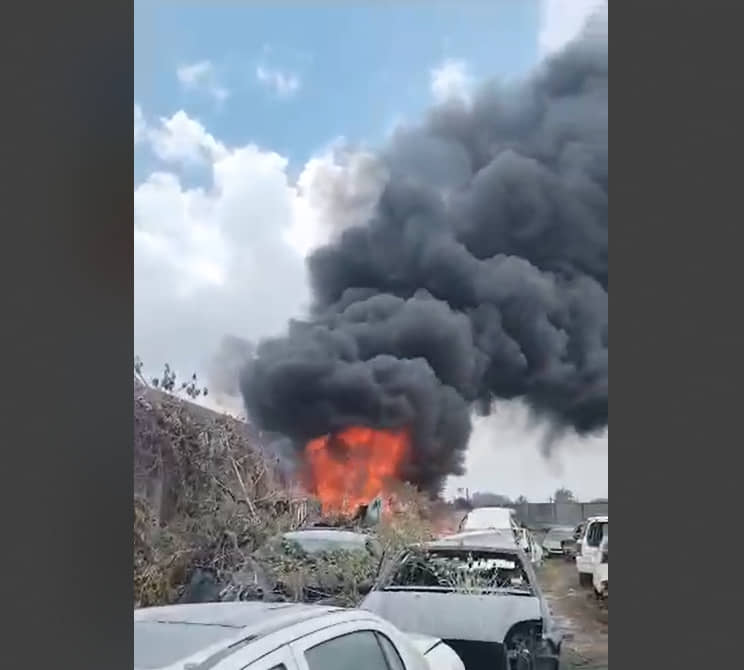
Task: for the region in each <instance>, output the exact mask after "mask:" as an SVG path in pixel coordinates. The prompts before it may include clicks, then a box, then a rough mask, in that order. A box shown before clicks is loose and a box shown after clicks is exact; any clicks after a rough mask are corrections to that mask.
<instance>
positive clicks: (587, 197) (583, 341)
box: [241, 35, 608, 491]
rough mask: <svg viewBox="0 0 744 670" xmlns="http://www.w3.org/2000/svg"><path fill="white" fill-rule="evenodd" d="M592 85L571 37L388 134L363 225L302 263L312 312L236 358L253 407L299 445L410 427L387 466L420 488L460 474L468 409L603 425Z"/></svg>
mask: <svg viewBox="0 0 744 670" xmlns="http://www.w3.org/2000/svg"><path fill="white" fill-rule="evenodd" d="M607 82H608V56H607V40H606V38H596V37H595V36H587V35H585V36H584V37H583V38H582V39H580V40H577V41H576V42H574V43H572V44H570V45H569V46H568V47H567V48H565V49H564V51H563V52H561V53H559V54H557V55H555V56H554V57H552V58H551V59H550V60H548V61H547V62H545V63H544V64H542V65H541V66H540V68H539V69H538V70H537V71H536V72H535V73H533V74H532V75H531V76H530V78H529V79H528V80H526V81H524V82H522V83H520V84H519V85H513V86H509V87H504V86H499V85H498V84H495V83H494V84H489V85H487V86H485V87H484V88H483V89H481V90H480V91H479V92H478V93H477V94H476V95H475V96H474V97H473V99H472V100H471V101H469V102H460V101H451V102H449V103H447V104H445V105H442V106H438V107H436V108H434V109H433V110H432V111H431V112H430V113H429V115H428V117H427V118H426V120H425V121H424V122H423V123H422V124H421V125H420V126H417V127H413V128H407V129H402V130H399V131H398V132H397V133H396V134H395V135H394V137H393V138H392V141H391V143H390V144H389V146H387V147H386V148H385V149H384V151H383V152H381V154H380V155H379V157H378V159H379V161H380V162H381V164H382V165H383V166H384V168H385V173H386V174H387V181H386V183H385V185H384V188H382V189H381V196H380V197H379V200H378V202H377V204H376V206H375V208H374V213H373V215H372V216H371V218H370V219H369V221H368V222H367V223H366V225H363V226H355V227H351V228H348V229H345V230H343V231H342V232H340V233H339V235H338V237H337V239H336V240H335V241H334V242H333V243H331V244H330V245H328V246H326V247H323V248H320V249H318V250H317V251H316V252H315V253H313V254H312V256H311V257H310V259H309V272H310V278H311V282H312V288H313V292H314V299H315V303H314V307H313V311H312V315H311V317H310V318H309V319H308V320H307V321H304V322H293V323H291V324H290V326H289V330H288V334H287V335H286V337H282V338H279V339H274V340H270V341H265V342H263V343H261V344H260V346H259V348H258V349H257V352H256V357H255V358H254V360H253V361H252V363H251V364H250V365H249V366H248V367H247V368H246V369H245V370H244V373H243V375H242V382H241V384H242V386H241V388H242V392H243V396H244V399H245V402H246V407H247V408H248V411H249V412H250V414H251V416H253V417H254V419H255V420H257V421H258V422H259V423H260V424H261V425H262V426H263V427H264V428H265V429H267V430H271V431H277V432H280V433H282V434H284V435H287V436H288V437H289V438H291V439H292V440H293V441H294V442H295V443H296V445H297V447H298V448H302V446H303V445H304V443H305V441H306V440H307V439H309V438H312V437H315V436H318V435H321V434H325V433H328V432H333V431H336V430H338V429H341V428H343V427H345V426H349V425H352V424H354V425H368V426H372V427H376V428H386V427H390V428H392V427H400V426H408V427H410V428H411V430H412V435H413V445H414V447H413V453H412V454H411V455H410V459H409V462H408V463H407V464H406V468H405V471H404V472H403V473H402V474H403V477H404V478H405V479H407V480H409V481H411V482H414V483H416V484H418V485H419V486H421V487H422V488H424V489H426V490H429V491H438V490H440V488H441V486H442V485H443V483H444V480H445V478H446V476H447V475H449V474H462V471H463V461H464V450H465V448H466V445H467V441H468V437H469V433H470V412H471V411H472V410H473V409H477V410H480V411H484V412H486V411H488V409H489V407H490V405H491V403H492V401H493V400H494V399H496V398H522V399H524V401H525V402H526V403H527V404H528V405H529V406H530V408H531V409H532V411H533V412H534V413H535V414H536V415H539V416H542V417H543V418H546V419H548V420H549V421H551V422H552V423H553V425H555V426H556V427H557V428H558V429H561V428H564V427H571V428H573V429H575V430H576V431H578V432H580V433H585V432H590V431H594V430H598V429H601V428H603V427H604V426H606V425H607V423H608V388H607V387H608V383H607V380H608V360H607V354H608V328H607V324H608V256H607V240H608V218H607V217H608V211H607V210H608V159H607V153H608V138H607V123H608V118H607V117H608V109H607Z"/></svg>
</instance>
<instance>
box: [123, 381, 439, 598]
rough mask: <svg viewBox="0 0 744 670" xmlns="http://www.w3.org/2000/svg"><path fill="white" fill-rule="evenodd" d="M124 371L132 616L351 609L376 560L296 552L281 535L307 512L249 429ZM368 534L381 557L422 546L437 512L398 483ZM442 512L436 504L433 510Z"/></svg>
mask: <svg viewBox="0 0 744 670" xmlns="http://www.w3.org/2000/svg"><path fill="white" fill-rule="evenodd" d="M136 373H137V371H135V403H134V405H135V407H134V410H135V411H134V422H135V426H134V428H135V431H134V432H135V436H134V463H135V473H134V477H135V499H134V593H135V607H145V606H152V605H162V604H170V603H175V602H178V601H183V600H214V599H224V600H232V599H255V598H263V599H271V600H302V601H311V602H312V601H320V602H334V603H336V604H340V605H354V604H356V603H358V602H359V600H360V598H361V595H362V593H361V592H362V591H363V589H364V586H365V585H369V584H371V581H372V580H373V579H374V577H375V575H376V573H377V569H378V567H379V560H380V558H379V556H372V555H366V554H364V552H328V553H323V554H312V555H310V554H307V553H305V552H303V551H302V550H301V549H300V548H299V546H297V545H293V544H292V543H287V542H283V541H282V540H281V534H282V533H284V532H286V531H289V530H293V529H296V528H297V527H298V526H300V525H302V524H303V523H304V522H305V521H306V520H307V518H308V516H312V512H313V509H314V504H313V501H312V500H308V499H307V497H306V496H304V495H301V494H300V493H299V492H298V491H294V490H293V489H292V487H291V486H290V483H289V482H287V481H285V480H284V478H283V477H282V473H281V471H280V469H279V468H278V463H277V461H276V460H274V459H272V458H271V457H270V456H268V455H266V454H265V453H264V452H263V451H262V450H261V449H260V447H259V439H260V437H259V436H258V434H257V433H256V432H254V431H253V430H252V429H251V427H250V426H249V425H247V424H245V423H243V422H239V421H236V420H234V419H232V418H230V417H227V416H222V415H217V414H215V413H213V412H210V411H208V410H205V409H203V408H199V407H196V406H194V405H190V404H189V403H184V402H183V401H181V400H180V399H178V398H176V397H174V396H172V395H170V394H168V393H162V392H160V391H159V390H157V389H153V388H152V387H150V386H149V385H146V383H145V382H144V380H143V379H142V378H141V376H140V377H138V376H137V374H136ZM387 503H388V505H387V512H386V514H385V517H384V519H383V520H382V522H381V523H380V524H379V526H378V527H377V528H375V529H374V531H371V530H368V531H367V532H374V533H375V535H376V537H377V539H378V541H379V543H380V544H381V546H382V549H383V551H384V552H385V553H386V554H389V553H390V552H394V551H395V550H397V548H399V547H401V546H403V545H408V544H411V543H415V542H422V541H425V540H428V539H430V538H431V537H432V536H433V533H434V530H435V526H434V524H435V522H436V520H437V518H438V517H441V516H442V509H441V507H438V503H434V502H432V501H429V500H427V499H425V498H424V497H423V496H421V495H420V494H419V493H418V492H417V491H416V490H415V489H414V488H413V487H411V486H406V485H401V486H400V489H399V490H397V491H396V492H395V495H394V498H393V499H392V500H388V501H387ZM439 505H441V503H439Z"/></svg>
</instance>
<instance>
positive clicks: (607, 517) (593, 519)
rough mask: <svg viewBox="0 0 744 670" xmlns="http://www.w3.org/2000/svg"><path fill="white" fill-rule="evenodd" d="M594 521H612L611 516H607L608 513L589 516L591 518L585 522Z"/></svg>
mask: <svg viewBox="0 0 744 670" xmlns="http://www.w3.org/2000/svg"><path fill="white" fill-rule="evenodd" d="M594 521H602V522H607V523H609V522H610V517H609V516H606V515H605V516H590V517H589V518H588V519H587V520H586V522H585V523H592V522H594Z"/></svg>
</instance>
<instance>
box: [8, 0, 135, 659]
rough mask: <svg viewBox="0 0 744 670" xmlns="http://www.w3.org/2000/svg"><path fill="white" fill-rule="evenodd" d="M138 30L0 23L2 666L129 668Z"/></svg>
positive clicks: (92, 11) (120, 6)
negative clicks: (0, 133)
mask: <svg viewBox="0 0 744 670" xmlns="http://www.w3.org/2000/svg"><path fill="white" fill-rule="evenodd" d="M132 29H133V7H132V3H131V2H130V1H128V0H109V1H107V2H93V1H92V0H87V2H84V3H53V2H50V3H15V4H12V5H9V6H8V7H6V8H5V10H4V12H3V21H2V27H1V28H0V31H1V32H2V36H1V39H0V43H1V44H2V45H3V55H4V57H3V59H2V65H0V68H1V69H2V76H0V81H2V83H3V88H2V91H3V95H2V98H3V102H2V105H0V110H1V111H0V114H2V118H3V129H4V133H3V151H2V173H3V176H2V180H0V183H2V193H3V195H2V213H3V224H4V227H3V243H2V244H0V258H2V262H0V271H1V272H2V275H0V277H1V279H2V287H3V305H4V309H3V310H2V316H1V317H0V319H1V324H2V325H0V333H2V346H1V348H0V351H1V352H2V354H3V385H2V386H3V391H4V396H3V398H2V411H1V412H0V436H1V437H0V443H1V444H2V448H3V453H2V456H3V462H2V466H1V468H0V472H2V475H3V476H2V486H0V496H1V502H0V510H2V515H1V517H2V525H1V526H2V530H1V531H0V538H2V539H1V540H0V543H1V546H2V551H0V555H1V556H2V574H3V588H2V596H3V597H2V602H3V607H2V611H3V613H4V614H3V618H4V621H3V634H2V640H3V654H2V655H3V662H2V666H3V667H6V668H57V667H61V666H63V665H65V666H73V667H77V668H96V669H101V668H106V669H107V670H114V669H116V668H127V669H131V668H132V667H133V651H132V545H131V542H132V540H131V537H132V536H131V533H132V515H133V511H132V432H133V428H132V409H133V396H132V381H131V379H132V377H131V368H132V358H133V355H132V337H133V329H132V326H133V313H132V312H133V281H132V275H133V255H132V254H133V236H132V220H133V218H132V209H133V197H132V193H133V138H132V132H133V131H132V125H133V101H132V96H133V83H132V82H133V56H132V53H133V35H132Z"/></svg>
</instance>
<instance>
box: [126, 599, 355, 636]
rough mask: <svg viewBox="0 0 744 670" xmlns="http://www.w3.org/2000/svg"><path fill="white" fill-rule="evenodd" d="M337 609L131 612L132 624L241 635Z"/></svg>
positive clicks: (236, 605)
mask: <svg viewBox="0 0 744 670" xmlns="http://www.w3.org/2000/svg"><path fill="white" fill-rule="evenodd" d="M340 609H341V608H338V607H324V606H320V605H305V604H302V603H267V602H260V601H256V602H229V603H228V602H217V603H195V604H188V605H186V604H184V605H166V606H163V607H146V608H143V609H137V610H135V611H134V621H135V623H145V622H149V623H184V624H203V625H211V626H224V627H228V628H235V629H236V632H237V631H240V632H241V633H242V634H246V633H251V632H254V631H255V632H259V631H262V630H265V629H266V628H271V627H273V626H271V624H272V623H274V624H276V623H279V622H280V621H281V625H282V626H283V627H284V626H292V625H293V624H295V623H299V622H301V621H304V620H306V619H309V618H312V617H316V616H321V615H323V614H328V613H331V612H334V611H339V610H340Z"/></svg>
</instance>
